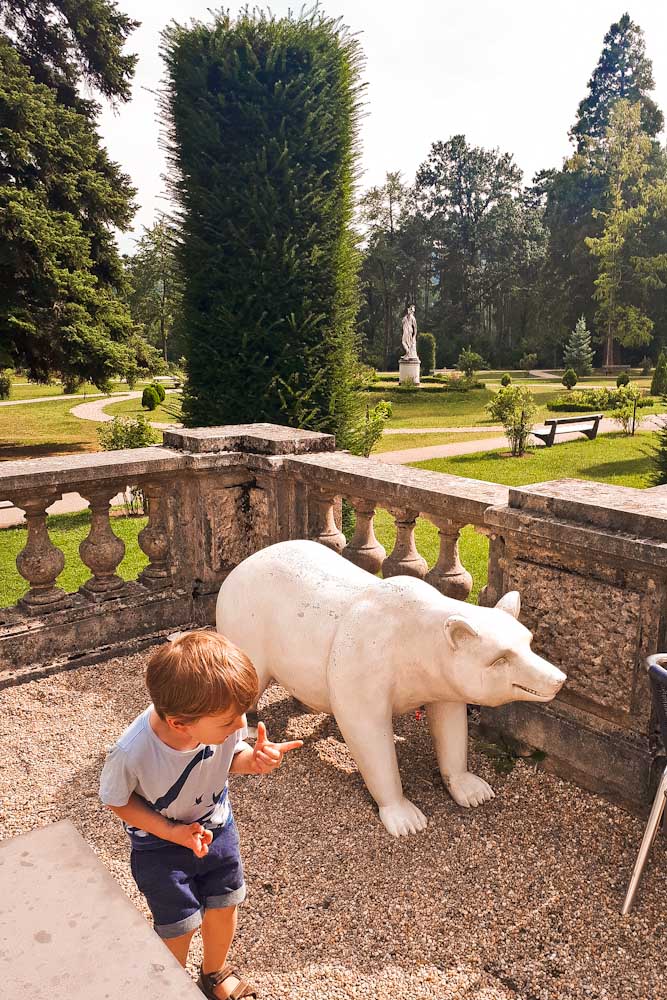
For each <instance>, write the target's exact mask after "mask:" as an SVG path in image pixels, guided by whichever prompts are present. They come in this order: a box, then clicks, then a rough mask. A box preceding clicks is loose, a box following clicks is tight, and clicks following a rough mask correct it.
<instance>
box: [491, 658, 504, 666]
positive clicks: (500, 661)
mask: <svg viewBox="0 0 667 1000" xmlns="http://www.w3.org/2000/svg"><path fill="white" fill-rule="evenodd" d="M506 666H507V657H506V656H499V657H498V659H497V660H494V661H493V663H492V664H491V667H492V669H493V668H497V669H500V668H501V667H506Z"/></svg>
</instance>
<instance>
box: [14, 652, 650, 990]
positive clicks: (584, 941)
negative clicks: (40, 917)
mask: <svg viewBox="0 0 667 1000" xmlns="http://www.w3.org/2000/svg"><path fill="white" fill-rule="evenodd" d="M146 655H147V654H145V653H142V654H137V655H135V656H132V657H126V658H121V659H117V660H112V661H109V662H106V663H102V664H99V665H96V666H92V667H87V668H84V667H80V668H78V669H75V670H72V671H70V672H67V673H62V674H58V675H55V676H52V677H50V678H46V679H44V680H40V681H35V682H33V683H31V684H25V685H23V686H20V687H16V688H11V689H7V690H5V691H2V692H0V834H1V835H3V836H12V835H14V834H18V833H23V832H25V831H26V830H29V829H32V828H34V827H37V826H42V825H44V824H47V823H51V822H53V821H55V820H57V819H61V818H63V817H69V818H70V819H71V820H72V821H73V822H74V824H75V825H76V826H77V827H78V829H79V830H80V831H81V833H82V834H83V836H84V837H85V838H86V840H87V841H88V842H89V843H90V844H91V845H92V846H93V848H94V849H95V851H96V852H97V853H98V854H99V856H100V857H101V859H102V860H103V862H104V863H105V864H106V865H107V867H108V868H109V870H110V871H111V872H112V874H113V875H114V876H115V877H116V878H117V879H118V881H119V882H120V884H121V885H122V886H123V888H124V889H125V890H126V891H127V892H128V894H129V895H130V896H131V897H132V899H133V900H134V902H135V903H136V905H137V906H138V907H139V908H140V909H141V910H142V911H143V912H144V913H146V910H145V907H144V905H143V902H142V899H141V897H140V896H139V895H138V893H137V891H136V889H135V887H134V884H133V882H132V879H131V876H130V873H129V865H128V849H127V846H126V843H125V837H124V834H123V833H122V830H121V828H120V824H119V823H118V821H117V820H116V819H115V818H114V817H113V816H112V814H111V813H109V812H106V811H104V810H103V809H102V808H101V806H100V805H99V803H98V800H97V782H98V777H99V772H100V768H101V765H102V761H103V757H104V752H105V749H106V748H107V747H108V746H109V745H111V744H112V743H113V742H114V740H115V739H116V738H117V736H118V735H119V734H120V732H121V731H122V729H123V728H124V727H125V725H126V724H127V723H128V722H129V721H130V720H131V719H132V718H133V717H134V716H135V715H136V714H137V713H138V712H139V711H141V710H142V709H143V707H144V705H145V702H146V697H145V694H144V690H143V683H142V676H141V675H142V668H143V666H144V663H145V660H146ZM263 716H264V718H265V720H266V722H267V726H268V730H269V734H271V735H273V736H275V737H279V738H283V737H284V738H288V739H293V738H295V737H300V738H304V739H305V741H306V745H305V747H304V749H303V750H302V751H301V752H300V753H299V754H294V755H293V756H292V758H291V759H290V760H289V761H288V762H287V763H286V765H285V766H284V767H283V768H282V769H281V770H280V771H279V772H278V773H277V774H276V775H274V776H271V777H267V778H259V777H237V778H234V779H233V780H232V786H233V787H232V799H233V802H234V809H235V813H236V818H237V821H238V824H239V828H240V831H241V839H242V845H243V853H244V858H245V865H246V877H247V881H248V887H249V899H248V902H247V904H246V905H245V906H244V907H243V908H242V911H241V917H240V929H239V935H238V939H237V942H236V945H235V947H234V951H233V959H234V961H235V962H237V963H238V964H239V966H240V968H241V969H242V971H243V973H244V974H247V975H248V977H249V978H250V979H251V980H252V982H253V983H255V984H256V985H257V987H259V989H260V995H261V997H262V998H263V1000H348V998H358V1000H362V998H363V1000H413V998H415V1000H590V998H593V1000H603V998H604V1000H649V998H650V1000H667V981H666V979H665V975H664V973H665V950H666V949H667V923H666V920H665V894H666V893H667V858H666V857H665V840H664V837H662V836H661V837H659V838H658V841H657V843H656V845H655V847H654V850H653V854H652V858H651V861H650V863H649V865H648V868H647V871H646V875H645V879H644V883H643V886H642V889H641V890H640V894H639V897H638V904H637V907H636V910H635V911H634V912H633V913H632V914H631V915H630V917H627V918H623V917H621V916H620V914H619V909H620V906H621V902H622V899H623V895H624V891H625V887H626V880H627V878H628V876H629V873H630V870H631V867H632V864H633V861H634V857H635V852H636V849H637V847H638V844H639V841H640V837H641V832H642V823H641V822H640V821H639V820H638V819H635V818H633V817H631V816H629V815H628V814H626V813H624V812H623V811H622V810H621V809H619V808H617V807H615V806H613V805H610V804H609V803H608V802H606V801H604V800H603V799H600V798H598V797H596V796H594V795H591V794H588V793H586V792H584V791H581V790H580V789H578V788H576V787H574V786H572V785H568V784H566V783H564V782H562V781H560V780H558V779H557V778H554V777H552V776H550V775H548V774H546V773H544V772H541V771H539V772H536V771H535V770H533V768H532V767H531V766H528V765H527V764H526V763H524V762H520V763H518V764H517V766H516V767H515V768H514V770H513V771H512V772H511V773H510V774H508V775H503V776H501V775H498V774H495V773H494V771H493V770H492V768H491V766H490V763H489V760H488V759H487V758H485V757H483V756H481V755H480V754H479V753H478V752H473V754H472V757H473V762H472V766H473V767H474V768H475V769H476V770H477V771H478V772H479V773H480V774H482V775H483V776H484V777H485V778H486V779H487V780H489V781H490V782H492V784H493V786H494V788H495V790H496V798H495V799H494V800H493V802H491V803H489V804H488V805H487V806H484V807H483V808H481V809H479V810H474V811H469V812H468V811H466V810H463V809H459V808H458V807H457V806H455V805H454V803H453V802H452V801H451V799H449V798H448V796H447V795H446V794H445V792H444V791H443V789H442V786H441V783H440V780H439V777H438V775H437V771H436V762H435V758H434V755H433V751H432V749H431V744H430V740H429V739H428V735H427V731H426V726H425V723H424V722H419V723H418V722H416V721H415V719H414V717H412V716H410V717H403V718H401V719H400V720H397V726H396V731H397V734H398V735H397V749H398V754H399V758H400V763H401V770H402V773H403V778H404V782H405V786H406V791H407V794H408V795H409V796H410V797H411V798H413V799H414V801H415V802H416V803H417V804H418V805H419V806H420V807H421V808H422V809H423V810H424V811H425V812H426V813H427V815H428V816H429V819H430V822H429V827H428V830H427V831H426V832H425V833H424V834H422V835H420V836H418V837H412V838H409V839H406V840H402V841H393V840H391V839H390V838H389V837H388V836H387V834H385V832H384V830H383V828H382V827H381V825H380V823H379V821H378V820H377V817H376V811H375V808H374V806H373V804H372V802H371V800H370V798H369V796H368V794H367V792H366V791H365V789H364V786H363V784H362V782H361V780H360V778H359V775H358V773H357V771H356V769H355V767H354V765H353V763H352V761H351V759H350V757H349V755H348V753H347V750H346V748H345V746H344V744H343V743H342V742H341V740H340V736H339V734H338V731H337V729H336V726H335V724H334V723H333V722H332V720H331V719H330V718H328V717H326V716H319V715H301V714H299V713H298V711H297V709H296V706H295V703H294V702H292V701H291V700H290V699H288V698H287V697H286V696H285V695H284V693H283V692H282V691H281V690H280V689H278V688H274V689H271V690H270V691H269V692H268V693H267V695H266V696H265V707H264V709H263ZM17 880H18V876H17ZM198 947H199V946H198V944H197V949H198ZM198 958H199V955H198V953H196V954H195V955H193V963H192V967H191V971H192V972H194V965H195V962H196V961H197V960H198Z"/></svg>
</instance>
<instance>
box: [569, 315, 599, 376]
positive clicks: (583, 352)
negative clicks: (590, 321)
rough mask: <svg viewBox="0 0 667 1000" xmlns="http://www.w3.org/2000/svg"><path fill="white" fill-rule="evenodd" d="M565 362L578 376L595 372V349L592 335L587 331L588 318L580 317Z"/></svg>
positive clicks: (571, 337) (570, 340)
mask: <svg viewBox="0 0 667 1000" xmlns="http://www.w3.org/2000/svg"><path fill="white" fill-rule="evenodd" d="M563 361H564V364H565V367H566V368H573V369H574V370H575V372H576V373H577V375H580V376H581V375H590V373H591V372H592V371H593V348H592V347H591V335H590V333H589V332H588V330H587V329H586V317H585V316H580V317H579V319H578V320H577V325H576V326H575V328H574V330H573V331H572V333H571V335H570V339H569V340H568V342H567V344H566V346H565V351H564V352H563Z"/></svg>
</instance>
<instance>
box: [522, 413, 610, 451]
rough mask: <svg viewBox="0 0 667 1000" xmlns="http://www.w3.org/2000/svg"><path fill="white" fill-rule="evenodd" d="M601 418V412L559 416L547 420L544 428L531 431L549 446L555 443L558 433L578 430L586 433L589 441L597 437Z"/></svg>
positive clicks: (570, 432) (572, 432) (571, 432)
mask: <svg viewBox="0 0 667 1000" xmlns="http://www.w3.org/2000/svg"><path fill="white" fill-rule="evenodd" d="M601 420H602V414H601V413H591V414H590V415H586V416H584V415H583V414H582V415H581V416H580V417H558V418H555V419H553V420H545V421H544V429H543V430H537V431H531V434H534V435H535V437H538V438H540V440H541V441H544V443H545V445H546V446H547V448H550V447H551V445H552V444H553V443H554V438H555V437H556V434H574V433H576V432H577V431H578V432H579V433H580V434H585V435H586V437H587V438H588V439H589V441H593V440H594V439H595V438H596V437H597V433H598V427H599V426H600V421H601Z"/></svg>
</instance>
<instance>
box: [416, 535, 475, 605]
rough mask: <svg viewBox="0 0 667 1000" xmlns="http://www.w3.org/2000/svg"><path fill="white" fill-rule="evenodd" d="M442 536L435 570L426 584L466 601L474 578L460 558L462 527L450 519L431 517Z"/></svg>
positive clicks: (428, 577) (448, 595) (427, 577)
mask: <svg viewBox="0 0 667 1000" xmlns="http://www.w3.org/2000/svg"><path fill="white" fill-rule="evenodd" d="M429 521H431V522H432V523H433V524H434V525H435V526H436V528H437V529H438V534H439V536H440V552H439V553H438V561H437V562H436V564H435V566H434V567H433V569H431V570H430V571H429V572H428V573H427V574H426V582H427V583H430V584H431V585H432V586H433V587H436V588H437V590H439V591H440V592H441V593H442V594H445V596H446V597H454V598H456V600H457V601H465V600H466V599H467V597H468V595H469V594H470V591H471V590H472V577H471V575H470V573H469V572H468V570H467V569H466V568H465V567H464V565H463V563H462V562H461V560H460V558H459V535H460V533H461V528H462V525H460V524H457V523H456V522H455V521H452V520H451V519H450V518H448V517H431V516H430V515H429Z"/></svg>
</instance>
